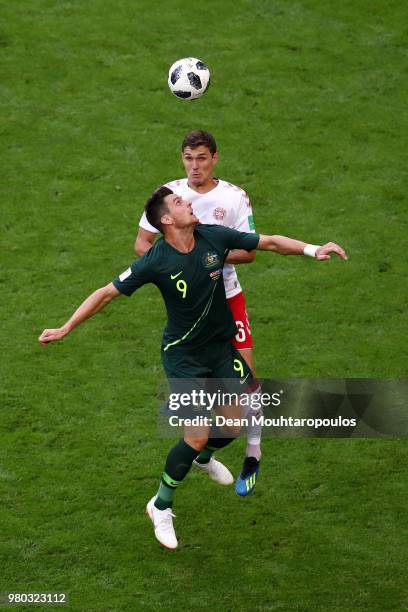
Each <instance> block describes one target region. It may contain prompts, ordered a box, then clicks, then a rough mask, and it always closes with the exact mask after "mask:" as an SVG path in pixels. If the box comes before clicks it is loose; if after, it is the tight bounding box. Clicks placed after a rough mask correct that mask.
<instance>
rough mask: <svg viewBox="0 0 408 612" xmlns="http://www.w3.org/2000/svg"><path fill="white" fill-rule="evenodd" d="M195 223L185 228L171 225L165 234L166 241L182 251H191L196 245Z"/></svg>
mask: <svg viewBox="0 0 408 612" xmlns="http://www.w3.org/2000/svg"><path fill="white" fill-rule="evenodd" d="M194 227H195V225H189V226H188V227H183V228H174V227H169V228H168V230H167V231H166V235H165V236H164V239H165V241H166V242H167V243H168V244H169V245H170V246H172V247H173V249H176V251H179V252H180V253H190V251H192V250H193V249H194V246H195V238H194Z"/></svg>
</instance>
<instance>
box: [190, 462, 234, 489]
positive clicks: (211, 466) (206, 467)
mask: <svg viewBox="0 0 408 612" xmlns="http://www.w3.org/2000/svg"><path fill="white" fill-rule="evenodd" d="M194 465H195V466H196V467H197V468H198V469H199V470H201V471H202V472H206V474H208V476H209V477H210V478H211V480H214V482H218V484H220V485H230V484H232V483H233V482H234V477H233V475H232V474H231V472H230V471H229V469H228V468H227V467H225V465H223V464H222V463H221V462H220V461H217V459H214V457H211V459H210V460H209V462H208V463H198V461H196V460H194Z"/></svg>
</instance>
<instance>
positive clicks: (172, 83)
mask: <svg viewBox="0 0 408 612" xmlns="http://www.w3.org/2000/svg"><path fill="white" fill-rule="evenodd" d="M168 84H169V87H170V91H171V93H172V94H174V95H175V96H177V97H178V98H182V99H183V100H195V99H196V98H199V97H200V96H202V95H203V93H205V92H206V91H207V89H208V87H209V86H210V71H209V70H208V66H206V65H205V64H204V62H202V61H201V60H199V59H197V58H196V57H185V58H184V59H181V60H178V61H177V62H174V64H173V65H172V66H171V67H170V70H169V80H168Z"/></svg>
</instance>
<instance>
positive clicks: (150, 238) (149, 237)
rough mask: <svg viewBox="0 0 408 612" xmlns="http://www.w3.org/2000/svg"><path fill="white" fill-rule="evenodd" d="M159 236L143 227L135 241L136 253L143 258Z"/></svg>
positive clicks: (140, 228)
mask: <svg viewBox="0 0 408 612" xmlns="http://www.w3.org/2000/svg"><path fill="white" fill-rule="evenodd" d="M156 237H157V234H154V233H153V232H149V231H148V230H146V229H144V228H143V227H139V231H138V233H137V236H136V240H135V253H136V255H139V257H141V256H142V255H144V254H145V253H146V251H148V250H149V249H150V248H151V247H152V246H153V243H154V241H155V240H156Z"/></svg>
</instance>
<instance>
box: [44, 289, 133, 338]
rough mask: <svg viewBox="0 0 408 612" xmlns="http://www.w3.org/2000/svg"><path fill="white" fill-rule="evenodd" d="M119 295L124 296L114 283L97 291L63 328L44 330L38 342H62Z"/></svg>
mask: <svg viewBox="0 0 408 612" xmlns="http://www.w3.org/2000/svg"><path fill="white" fill-rule="evenodd" d="M118 295H122V294H121V293H120V291H118V290H117V289H116V287H115V286H114V285H113V283H109V285H106V287H101V288H100V289H97V290H96V291H94V292H93V293H91V295H90V296H89V297H87V298H86V300H85V301H84V302H83V303H82V304H81V306H80V307H79V308H78V309H77V310H76V311H75V312H74V314H73V315H72V317H71V318H70V319H68V321H67V322H66V323H64V325H63V326H62V327H58V328H57V329H44V331H43V333H42V334H41V336H40V337H39V338H38V340H39V341H40V342H41V344H48V343H49V342H54V341H55V340H61V338H63V337H64V336H66V335H67V334H69V333H70V332H71V331H72V330H73V329H74V328H75V327H77V326H78V325H80V323H82V322H83V321H86V319H89V318H90V317H92V316H93V315H94V314H96V313H97V312H99V311H100V310H102V308H104V307H105V306H106V305H107V304H109V302H110V301H111V300H113V298H116V297H118Z"/></svg>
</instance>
